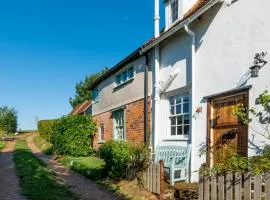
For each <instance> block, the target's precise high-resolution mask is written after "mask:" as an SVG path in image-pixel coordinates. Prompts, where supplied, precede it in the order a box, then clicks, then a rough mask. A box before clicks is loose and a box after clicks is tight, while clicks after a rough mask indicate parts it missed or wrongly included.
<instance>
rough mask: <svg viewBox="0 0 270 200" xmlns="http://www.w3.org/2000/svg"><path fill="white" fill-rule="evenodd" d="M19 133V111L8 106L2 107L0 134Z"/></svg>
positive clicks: (0, 109) (0, 111)
mask: <svg viewBox="0 0 270 200" xmlns="http://www.w3.org/2000/svg"><path fill="white" fill-rule="evenodd" d="M16 131H17V111H16V110H15V109H14V108H9V107H7V106H3V107H0V134H1V135H5V134H10V133H15V132H16Z"/></svg>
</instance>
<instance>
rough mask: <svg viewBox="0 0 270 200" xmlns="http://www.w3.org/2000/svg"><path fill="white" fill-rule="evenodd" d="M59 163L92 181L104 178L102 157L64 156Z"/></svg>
mask: <svg viewBox="0 0 270 200" xmlns="http://www.w3.org/2000/svg"><path fill="white" fill-rule="evenodd" d="M61 163H62V164H64V165H65V166H67V167H69V168H71V169H72V170H73V171H76V172H78V173H80V174H82V175H84V176H85V177H87V178H89V179H91V180H93V181H96V182H98V181H101V180H103V179H104V178H105V172H104V167H105V162H104V161H103V160H102V159H98V158H95V157H71V156H66V157H64V158H63V159H62V160H61Z"/></svg>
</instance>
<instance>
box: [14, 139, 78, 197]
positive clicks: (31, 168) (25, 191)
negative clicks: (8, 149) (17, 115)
mask: <svg viewBox="0 0 270 200" xmlns="http://www.w3.org/2000/svg"><path fill="white" fill-rule="evenodd" d="M15 147H16V149H15V153H14V158H13V159H14V162H15V167H16V173H17V176H18V177H19V183H20V187H21V193H22V195H23V196H25V197H27V198H28V199H31V200H52V199H53V200H62V199H65V200H77V199H78V198H76V197H75V196H74V195H73V194H72V193H71V192H70V191H69V190H68V189H67V188H66V187H65V186H64V185H62V184H60V183H58V182H57V181H56V177H55V175H54V174H53V173H52V171H50V170H49V169H48V168H47V167H46V165H45V163H44V162H42V161H41V160H39V159H38V158H37V157H36V156H35V155H34V154H33V153H32V152H31V151H30V150H29V148H28V147H27V144H26V141H24V140H18V141H17V142H16V146H15Z"/></svg>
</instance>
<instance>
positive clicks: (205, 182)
mask: <svg viewBox="0 0 270 200" xmlns="http://www.w3.org/2000/svg"><path fill="white" fill-rule="evenodd" d="M199 200H270V172H269V173H265V174H262V175H257V176H255V175H251V174H250V173H246V174H244V175H242V174H240V173H228V174H226V175H220V176H212V177H209V176H200V183H199Z"/></svg>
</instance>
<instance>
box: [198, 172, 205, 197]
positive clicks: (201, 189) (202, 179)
mask: <svg viewBox="0 0 270 200" xmlns="http://www.w3.org/2000/svg"><path fill="white" fill-rule="evenodd" d="M203 194H204V174H203V173H200V180H199V200H203V196H204V195H203Z"/></svg>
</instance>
